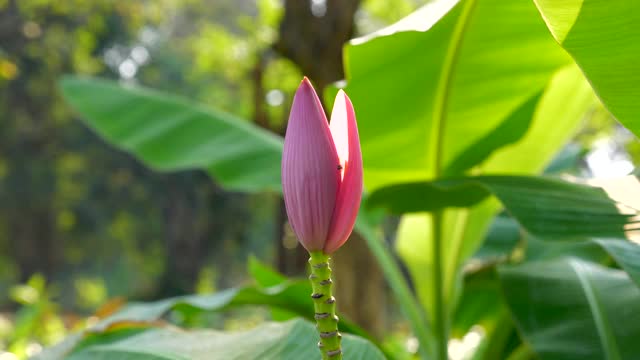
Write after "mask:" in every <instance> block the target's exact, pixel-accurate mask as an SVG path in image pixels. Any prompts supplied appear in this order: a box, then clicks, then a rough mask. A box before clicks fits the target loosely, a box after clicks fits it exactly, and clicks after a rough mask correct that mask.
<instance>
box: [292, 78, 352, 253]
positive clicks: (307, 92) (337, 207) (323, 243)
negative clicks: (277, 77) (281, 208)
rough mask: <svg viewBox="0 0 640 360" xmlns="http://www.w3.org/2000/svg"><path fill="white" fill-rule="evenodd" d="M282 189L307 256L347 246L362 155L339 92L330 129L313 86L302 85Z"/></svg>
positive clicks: (346, 99) (346, 100) (349, 107)
mask: <svg viewBox="0 0 640 360" xmlns="http://www.w3.org/2000/svg"><path fill="white" fill-rule="evenodd" d="M282 189H283V192H284V202H285V205H286V208H287V214H288V215H289V223H290V224H291V227H292V228H293V231H294V232H295V234H296V236H297V237H298V240H299V241H300V243H301V244H302V246H304V247H305V249H307V251H309V252H314V251H323V252H324V253H326V254H331V253H333V252H334V251H336V250H337V249H338V248H340V246H342V245H343V244H344V243H345V241H347V238H348V237H349V235H350V234H351V231H352V230H353V225H354V224H355V220H356V216H357V214H358V209H359V207H360V200H361V197H362V152H361V151H360V140H359V138H358V126H357V124H356V115H355V112H354V110H353V105H352V104H351V100H349V97H347V94H345V93H344V91H342V90H340V91H339V92H338V95H337V96H336V100H335V102H334V105H333V111H332V112H331V125H329V123H328V122H327V118H326V116H325V114H324V110H323V108H322V104H321V103H320V99H319V98H318V95H317V94H316V92H315V90H314V89H313V86H312V85H311V83H310V82H309V80H308V79H307V78H306V77H305V78H304V79H303V80H302V83H301V84H300V87H298V90H297V91H296V95H295V97H294V99H293V105H292V107H291V114H290V115H289V123H288V125H287V133H286V136H285V139H284V151H283V155H282Z"/></svg>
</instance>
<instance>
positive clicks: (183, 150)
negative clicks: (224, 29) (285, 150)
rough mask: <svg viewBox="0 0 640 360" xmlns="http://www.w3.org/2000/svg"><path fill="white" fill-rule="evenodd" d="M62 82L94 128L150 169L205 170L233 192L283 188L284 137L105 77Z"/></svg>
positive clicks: (65, 89) (212, 110)
mask: <svg viewBox="0 0 640 360" xmlns="http://www.w3.org/2000/svg"><path fill="white" fill-rule="evenodd" d="M61 86H62V90H63V93H64V96H65V98H66V99H67V101H69V102H70V103H71V105H72V106H73V107H74V108H75V109H76V110H77V111H78V112H79V113H80V114H81V115H82V118H83V119H84V120H85V121H86V122H87V125H88V126H89V127H91V128H92V129H94V130H95V131H96V132H97V133H98V134H100V135H101V136H102V137H104V138H105V140H107V141H108V142H110V143H111V144H113V145H115V146H117V147H118V148H120V149H123V150H125V151H127V152H129V153H131V154H133V155H135V156H136V157H138V158H139V159H140V160H142V162H144V163H145V164H146V165H148V166H150V167H151V168H153V169H156V170H159V171H179V170H187V169H204V170H206V171H208V172H209V174H211V176H212V177H213V178H214V179H215V180H216V181H218V182H219V183H220V184H221V185H223V186H225V187H227V188H228V189H231V190H239V191H261V190H274V191H280V159H281V153H282V139H281V138H280V137H278V136H276V135H273V134H271V133H269V132H267V131H265V130H262V129H260V128H258V127H256V126H253V125H252V124H251V123H249V122H247V121H243V120H241V119H238V118H236V117H234V116H232V115H229V114H226V113H223V112H221V111H216V110H214V109H208V108H206V107H205V106H203V105H199V104H195V103H192V102H189V101H188V100H185V99H182V98H178V97H175V96H171V95H167V94H163V93H159V92H156V91H152V90H149V89H144V88H139V87H125V86H121V85H118V84H117V83H115V82H111V81H107V80H99V79H89V78H76V77H68V78H65V79H64V80H63V81H62V82H61Z"/></svg>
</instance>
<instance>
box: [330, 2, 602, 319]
mask: <svg viewBox="0 0 640 360" xmlns="http://www.w3.org/2000/svg"><path fill="white" fill-rule="evenodd" d="M345 53H346V56H345V67H346V74H347V85H346V91H347V93H348V94H349V96H350V97H351V99H352V100H353V103H354V106H356V113H357V117H358V124H359V129H360V136H361V142H362V151H363V158H364V159H365V161H364V164H365V186H366V187H367V189H369V190H375V189H378V188H380V187H381V186H384V185H389V184H396V183H402V182H408V181H419V180H430V179H433V178H437V177H441V176H454V175H461V174H464V173H469V172H472V173H474V174H478V173H512V174H513V173H516V174H532V173H536V172H538V171H540V170H542V169H543V168H544V166H545V165H546V164H547V163H548V162H549V161H550V160H551V158H552V156H553V154H554V153H555V152H556V151H557V150H558V149H559V148H560V147H561V146H562V145H563V144H564V143H565V142H566V141H567V140H568V139H569V137H570V136H571V135H572V134H573V132H574V131H575V129H576V128H577V126H578V124H579V122H580V119H581V118H582V116H583V114H584V112H585V111H586V109H587V108H588V107H589V106H590V104H592V102H593V99H594V96H593V92H592V91H591V89H590V88H589V85H588V84H587V83H586V81H585V80H584V78H583V76H582V74H581V73H580V71H579V69H578V68H577V66H575V64H573V62H572V60H571V58H570V57H569V56H568V55H567V54H566V53H565V52H564V51H563V50H562V49H561V48H560V47H558V45H557V43H555V42H554V41H553V38H551V37H550V36H549V34H548V30H547V29H546V26H545V24H544V22H543V21H542V19H541V18H540V17H539V15H538V12H537V10H536V7H535V4H533V2H531V1H530V0H513V1H507V2H505V1H502V0H461V1H456V0H436V1H432V2H429V3H428V4H427V5H425V6H424V7H423V8H421V9H419V10H418V11H416V12H415V13H413V14H411V15H409V16H408V17H407V18H405V19H403V20H401V21H400V22H398V23H396V24H394V25H392V26H390V27H389V28H385V29H382V30H380V31H378V32H376V33H374V34H371V35H368V36H365V37H363V38H359V39H355V40H353V41H352V42H351V43H350V44H349V45H348V46H347V47H346V48H345ZM331 96H332V92H331V91H329V93H328V94H327V98H328V99H330V98H331ZM424 200H425V201H429V199H424ZM497 209H498V204H497V203H496V202H493V201H490V200H489V201H486V202H482V203H479V204H477V205H475V206H473V207H471V208H469V209H454V210H446V211H445V212H444V214H443V216H442V225H443V226H442V229H443V239H442V244H443V249H442V254H441V256H442V259H443V262H444V278H445V283H444V286H445V294H446V295H445V297H446V299H445V303H447V304H450V305H453V304H454V301H453V297H454V294H455V292H456V291H455V288H456V285H455V284H456V277H457V275H458V269H459V268H460V265H461V264H462V263H463V261H464V259H466V258H467V257H469V256H470V255H471V254H472V253H473V252H474V250H475V249H476V248H477V247H478V245H479V243H480V242H481V240H482V238H483V235H484V233H485V232H486V230H487V228H488V225H489V223H490V221H491V218H492V217H493V215H494V214H495V212H496V210H497ZM431 222H432V219H431V216H430V215H429V214H418V215H411V216H405V217H404V218H403V220H402V222H401V225H400V230H399V235H398V239H397V249H398V251H399V253H400V255H401V256H402V258H403V260H405V262H406V263H407V265H408V267H409V269H410V272H411V274H412V277H413V280H414V282H415V284H416V289H417V292H418V294H419V296H420V298H421V299H422V302H423V304H424V306H425V307H426V308H427V309H428V310H429V311H430V312H431V311H432V310H433V307H434V305H433V302H434V300H433V298H432V295H433V289H432V284H433V283H434V279H433V274H434V273H435V272H434V271H433V262H434V253H433V250H432V249H433V239H432V234H431V232H430V231H429V229H430V223H431Z"/></svg>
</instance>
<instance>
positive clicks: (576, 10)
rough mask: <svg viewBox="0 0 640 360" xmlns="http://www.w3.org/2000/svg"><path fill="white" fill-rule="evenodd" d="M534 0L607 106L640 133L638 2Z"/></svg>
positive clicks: (639, 16)
mask: <svg viewBox="0 0 640 360" xmlns="http://www.w3.org/2000/svg"><path fill="white" fill-rule="evenodd" d="M534 1H535V4H536V5H537V6H538V9H539V10H540V14H541V15H542V18H543V19H544V21H545V22H546V23H547V26H548V27H549V30H550V31H551V34H553V37H554V38H555V39H556V40H557V41H558V43H560V45H562V47H563V48H565V49H566V50H567V52H569V54H570V55H571V56H572V57H573V58H574V59H575V61H576V63H577V64H578V65H580V68H581V69H582V71H583V72H584V74H585V75H586V76H587V78H588V79H589V81H590V83H591V85H592V86H593V88H594V90H595V91H596V93H597V94H598V96H599V97H600V99H601V100H602V102H603V103H604V104H605V105H606V106H607V108H608V109H609V111H611V113H612V114H613V115H614V116H615V117H616V118H617V119H618V120H620V122H622V123H623V124H624V125H625V126H626V127H627V128H629V130H631V131H632V132H634V133H635V134H636V135H637V136H640V102H639V101H638V98H640V26H638V23H640V2H638V1H634V0H626V1H607V0H565V1H558V0H534Z"/></svg>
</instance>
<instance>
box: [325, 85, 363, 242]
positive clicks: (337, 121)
mask: <svg viewBox="0 0 640 360" xmlns="http://www.w3.org/2000/svg"><path fill="white" fill-rule="evenodd" d="M330 128H331V135H332V137H333V141H334V143H335V146H336V151H337V152H338V157H339V159H340V164H341V165H342V167H343V168H342V179H341V182H340V187H339V189H338V198H337V199H336V207H335V210H334V211H333V216H332V217H331V227H330V230H329V236H328V238H327V242H326V244H325V245H324V252H325V253H327V254H331V253H333V252H334V251H336V250H337V249H338V248H339V247H340V246H342V245H343V244H344V243H345V241H347V239H348V238H349V235H351V231H353V225H354V224H355V221H356V216H357V215H358V209H359V208H360V200H361V199H362V179H363V171H362V151H361V150H360V139H359V137H358V125H357V123H356V114H355V111H354V110H353V104H351V100H350V99H349V97H348V96H347V94H345V93H344V91H342V90H340V91H339V92H338V95H337V96H336V101H335V103H334V105H333V111H332V112H331V125H330Z"/></svg>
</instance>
